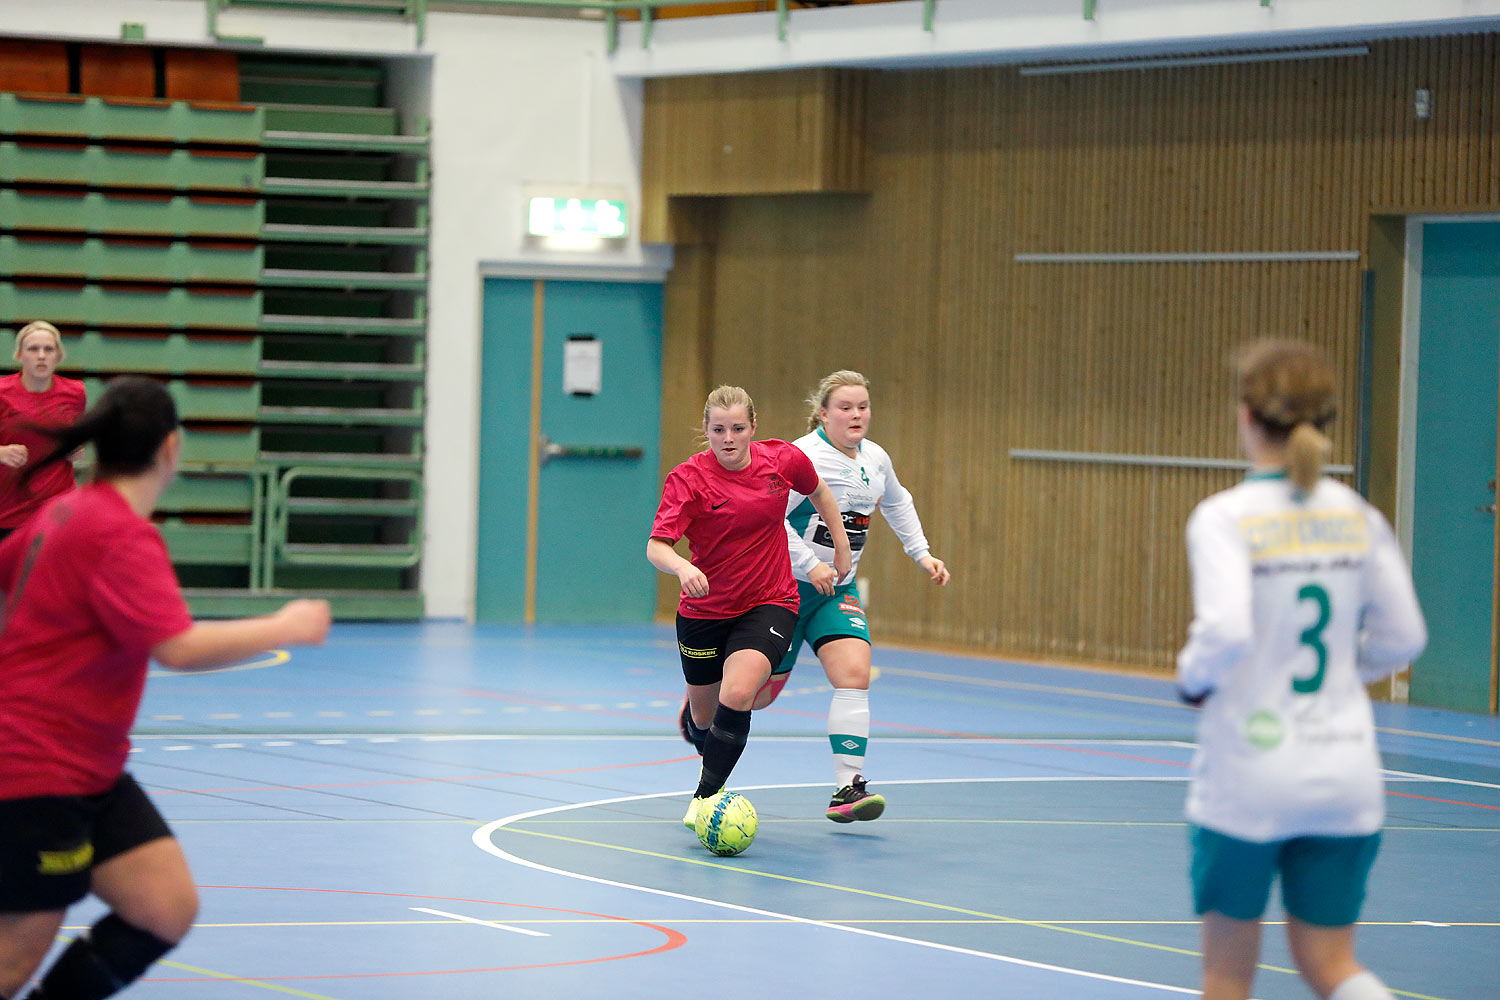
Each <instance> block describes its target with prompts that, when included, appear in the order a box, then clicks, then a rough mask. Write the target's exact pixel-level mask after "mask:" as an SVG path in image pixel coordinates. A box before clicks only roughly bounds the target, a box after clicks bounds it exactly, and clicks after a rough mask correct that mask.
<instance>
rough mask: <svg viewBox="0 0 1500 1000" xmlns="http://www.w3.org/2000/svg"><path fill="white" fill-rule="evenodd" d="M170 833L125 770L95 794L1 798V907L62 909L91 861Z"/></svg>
mask: <svg viewBox="0 0 1500 1000" xmlns="http://www.w3.org/2000/svg"><path fill="white" fill-rule="evenodd" d="M170 836H172V831H171V829H170V828H168V826H167V821H166V820H164V819H162V818H161V813H159V812H157V811H156V806H154V805H152V804H151V800H150V799H148V798H147V797H146V793H145V792H144V791H142V789H141V786H140V785H138V784H136V783H135V779H134V778H132V777H131V776H130V775H128V774H122V775H120V780H119V781H116V782H115V785H114V787H113V788H111V789H110V790H109V791H107V792H104V793H102V794H99V795H59V796H46V797H42V798H34V799H0V913H19V912H31V911H36V910H63V909H67V907H68V906H69V905H71V904H73V903H76V902H78V901H79V900H80V899H82V898H83V897H84V896H87V895H88V892H89V881H90V878H91V877H92V876H91V872H92V869H93V867H94V866H95V865H98V864H103V863H104V862H106V861H108V860H110V859H111V858H114V857H118V856H119V855H121V854H124V853H125V852H126V851H130V850H134V849H135V848H137V847H140V846H141V845H142V844H148V843H150V842H151V841H153V840H159V839H160V838H162V837H170Z"/></svg>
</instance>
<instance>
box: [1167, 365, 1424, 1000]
mask: <svg viewBox="0 0 1500 1000" xmlns="http://www.w3.org/2000/svg"><path fill="white" fill-rule="evenodd" d="M1239 399H1240V405H1239V436H1240V442H1241V444H1242V446H1243V447H1244V450H1245V454H1246V455H1247V456H1248V457H1249V458H1250V460H1251V464H1252V469H1251V471H1250V474H1249V476H1247V477H1246V479H1245V481H1244V482H1242V483H1240V484H1239V485H1238V486H1235V487H1233V488H1231V489H1228V490H1225V491H1224V492H1222V493H1217V494H1215V495H1214V496H1211V497H1209V498H1208V499H1206V500H1204V501H1203V502H1202V503H1200V504H1199V505H1198V507H1197V509H1196V510H1195V511H1194V512H1193V515H1192V518H1191V519H1190V520H1189V521H1188V526H1187V545H1188V559H1189V562H1190V564H1191V567H1192V573H1193V623H1192V627H1191V628H1190V630H1189V635H1188V641H1187V645H1186V646H1185V647H1184V648H1183V650H1182V652H1181V654H1180V655H1179V656H1178V659H1177V682H1178V686H1179V689H1180V691H1181V692H1182V696H1183V698H1184V699H1185V700H1187V701H1189V702H1190V703H1193V704H1200V703H1201V704H1202V705H1203V715H1202V718H1201V719H1200V720H1199V724H1198V750H1197V753H1196V754H1195V755H1194V757H1193V770H1192V781H1191V784H1190V786H1189V791H1188V800H1187V818H1188V820H1189V822H1190V830H1191V833H1192V847H1193V859H1192V882H1193V896H1194V904H1195V908H1196V909H1197V912H1198V913H1199V914H1201V915H1202V917H1203V928H1202V936H1203V996H1204V997H1207V998H1209V1000H1230V998H1233V1000H1244V998H1245V997H1248V996H1249V995H1250V988H1251V984H1252V982H1253V980H1254V978H1255V967H1256V962H1257V959H1258V955H1259V951H1260V927H1261V916H1262V914H1263V912H1264V910H1265V906H1266V902H1267V900H1268V898H1269V896H1270V890H1271V883H1272V881H1273V880H1274V879H1275V877H1276V876H1277V875H1278V874H1279V875H1280V877H1281V894H1282V903H1283V906H1284V908H1285V910H1286V913H1287V938H1288V941H1289V943H1290V944H1291V951H1292V957H1293V959H1294V960H1295V961H1296V963H1297V968H1298V969H1299V970H1300V971H1301V973H1302V976H1303V978H1304V979H1306V980H1307V982H1308V984H1309V985H1310V986H1312V988H1313V989H1314V990H1315V991H1316V992H1317V994H1318V996H1320V997H1325V998H1328V1000H1390V997H1391V993H1390V991H1389V990H1388V989H1387V988H1386V987H1385V985H1384V984H1382V983H1381V981H1380V980H1379V979H1378V978H1376V976H1375V975H1374V974H1373V973H1371V972H1369V971H1368V970H1366V969H1364V968H1362V967H1361V966H1360V965H1359V963H1358V962H1356V961H1355V958H1354V924H1355V922H1356V921H1357V920H1358V919H1359V912H1360V907H1361V905H1362V903H1363V901H1364V892H1365V882H1366V879H1367V877H1368V875H1369V871H1370V866H1371V864H1372V863H1373V862H1374V860H1375V854H1376V851H1377V850H1378V849H1379V843H1380V827H1381V824H1382V822H1383V821H1384V818H1385V796H1384V789H1383V787H1382V782H1381V776H1380V756H1379V752H1378V750H1377V748H1376V745H1375V726H1374V720H1373V717H1372V713H1371V709H1370V700H1369V698H1368V696H1367V695H1366V694H1365V687H1364V686H1365V685H1366V684H1367V683H1370V682H1373V681H1376V680H1379V679H1380V678H1383V677H1387V676H1389V675H1390V674H1392V673H1394V672H1396V671H1397V670H1399V669H1401V668H1402V667H1403V666H1404V665H1405V664H1406V663H1408V662H1409V661H1410V660H1412V659H1413V658H1414V657H1416V656H1417V655H1418V654H1419V653H1421V651H1422V648H1423V647H1424V646H1425V645H1426V642H1427V630H1426V626H1425V624H1424V623H1423V620H1422V612H1421V609H1420V608H1419V607H1418V606H1417V598H1416V594H1415V592H1414V590H1413V588H1412V582H1411V574H1410V572H1409V571H1408V569H1407V567H1406V562H1405V560H1404V558H1403V557H1402V554H1401V549H1400V547H1399V546H1398V545H1397V542H1396V538H1395V535H1394V534H1393V533H1392V531H1391V528H1390V525H1389V524H1387V523H1386V520H1385V518H1384V517H1382V516H1381V515H1380V513H1379V512H1378V511H1376V510H1375V508H1373V507H1372V506H1370V505H1369V504H1368V503H1367V502H1365V500H1364V499H1363V498H1361V497H1360V496H1359V494H1357V493H1355V492H1354V491H1353V490H1351V489H1349V488H1348V487H1347V486H1344V485H1343V484H1341V483H1338V482H1335V481H1333V480H1331V479H1328V478H1325V477H1324V476H1323V475H1322V468H1323V461H1324V456H1325V455H1326V453H1327V450H1328V439H1327V438H1325V437H1324V436H1323V433H1322V430H1323V428H1325V427H1326V426H1327V425H1328V423H1329V422H1330V421H1331V420H1332V419H1333V415H1334V372H1333V369H1332V368H1331V367H1330V366H1329V364H1328V362H1327V361H1326V360H1324V358H1323V357H1322V355H1321V354H1319V353H1318V352H1317V351H1315V350H1314V349H1312V348H1311V347H1308V346H1307V345H1304V344H1295V343H1286V342H1270V343H1262V344H1257V345H1255V346H1253V347H1252V348H1251V349H1250V350H1249V351H1247V352H1246V353H1245V355H1244V356H1243V358H1242V359H1241V361H1240V366H1239Z"/></svg>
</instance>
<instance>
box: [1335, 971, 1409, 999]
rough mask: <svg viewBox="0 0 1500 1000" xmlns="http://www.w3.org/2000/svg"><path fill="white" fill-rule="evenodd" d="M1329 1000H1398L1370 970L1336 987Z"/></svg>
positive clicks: (1358, 973) (1359, 973)
mask: <svg viewBox="0 0 1500 1000" xmlns="http://www.w3.org/2000/svg"><path fill="white" fill-rule="evenodd" d="M1328 1000H1396V998H1395V997H1393V996H1392V995H1391V991H1390V990H1388V989H1386V988H1385V983H1382V982H1381V981H1380V980H1379V979H1378V978H1377V977H1376V975H1375V973H1373V972H1371V971H1370V970H1369V969H1365V970H1363V971H1361V972H1356V973H1355V974H1354V975H1352V976H1350V977H1349V978H1348V979H1346V980H1344V981H1343V982H1342V983H1339V984H1338V986H1336V987H1334V990H1333V992H1332V993H1330V994H1328Z"/></svg>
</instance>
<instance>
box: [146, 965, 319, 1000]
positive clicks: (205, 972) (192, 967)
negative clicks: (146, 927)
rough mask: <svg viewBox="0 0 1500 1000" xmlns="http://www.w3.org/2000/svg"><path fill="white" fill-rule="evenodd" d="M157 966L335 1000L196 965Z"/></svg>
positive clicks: (316, 999) (314, 998) (313, 998)
mask: <svg viewBox="0 0 1500 1000" xmlns="http://www.w3.org/2000/svg"><path fill="white" fill-rule="evenodd" d="M157 964H158V965H166V966H169V967H171V968H173V969H181V970H182V971H184V972H196V973H197V974H198V975H200V976H209V977H212V978H214V979H230V980H233V981H234V982H236V983H242V984H244V985H245V986H259V987H260V988H261V989H263V990H271V991H272V992H273V993H286V994H289V995H291V996H294V997H304V998H305V1000H335V998H334V997H330V996H325V995H323V994H322V993H309V992H307V991H306V990H298V989H293V988H292V987H290V986H281V985H278V984H276V983H263V982H261V981H260V980H259V979H244V978H242V977H240V976H231V975H229V974H228V973H226V972H215V971H214V970H212V969H200V968H198V966H196V965H184V964H182V963H181V962H172V961H168V960H167V959H161V960H160V961H159V962H158V963H157Z"/></svg>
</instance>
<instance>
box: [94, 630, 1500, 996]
mask: <svg viewBox="0 0 1500 1000" xmlns="http://www.w3.org/2000/svg"><path fill="white" fill-rule="evenodd" d="M875 664H876V667H877V670H878V676H877V677H876V680H875V681H874V684H873V686H872V714H873V720H874V726H873V731H872V735H871V743H870V756H869V758H868V768H869V772H870V774H869V777H870V781H871V787H872V788H873V789H876V790H879V791H881V792H883V793H884V794H885V795H886V797H887V799H888V800H889V807H888V809H887V811H886V814H885V815H884V816H883V817H882V818H881V819H879V820H878V821H876V822H873V823H856V824H850V825H838V824H834V823H830V822H828V821H827V820H826V819H824V818H823V809H824V807H825V806H826V804H827V800H828V795H829V793H830V792H831V791H832V773H831V758H830V753H829V748H828V740H827V737H826V735H825V733H826V729H825V724H824V718H825V714H826V711H827V707H828V700H829V692H830V689H829V688H828V686H827V682H826V680H825V678H824V677H823V674H822V670H821V669H820V668H819V667H818V665H817V663H816V661H815V660H814V659H812V657H811V654H810V653H808V652H804V653H803V656H802V659H801V661H800V663H799V664H798V666H797V668H796V672H795V673H794V674H793V677H792V681H791V684H790V685H789V686H788V688H787V690H786V691H785V692H784V693H783V695H782V697H781V699H780V700H779V701H778V702H777V703H776V704H775V705H774V706H773V707H772V708H771V709H769V710H767V711H764V712H760V713H757V714H756V717H755V722H754V728H753V730H752V733H751V737H750V743H749V746H748V749H747V751H746V753H745V756H744V758H743V759H742V761H741V763H740V765H739V768H738V769H737V770H736V772H735V775H734V778H733V781H732V782H731V787H733V788H735V789H736V790H738V791H741V792H743V793H744V794H746V795H747V796H748V797H749V798H750V799H751V800H752V801H753V802H754V804H755V806H756V808H757V810H758V812H759V814H760V832H759V835H758V837H757V839H756V841H755V843H754V845H753V846H752V847H751V848H750V850H749V851H748V852H746V853H745V854H743V855H741V856H739V857H732V858H716V857H714V856H712V855H710V854H708V852H707V851H705V850H704V849H703V848H702V847H701V846H700V845H699V844H698V842H697V839H696V838H695V837H694V836H693V834H692V833H691V832H689V831H687V830H685V829H683V827H682V825H681V816H682V812H683V809H684V807H685V805H686V801H687V798H688V796H689V794H690V792H691V790H692V788H693V787H694V785H695V784H696V779H697V771H698V765H697V757H696V755H695V754H694V753H693V751H692V749H691V748H690V747H688V746H687V745H686V744H684V743H683V742H682V740H681V738H680V737H679V736H678V734H677V725H676V718H677V712H678V708H679V706H680V705H681V702H682V675H681V672H680V670H679V667H678V664H677V656H676V649H675V642H674V641H673V637H672V634H671V630H670V628H669V627H667V626H639V627H573V628H563V627H558V628H549V627H536V628H522V627H498V626H497V627H476V626H468V625H462V624H456V623H429V624H424V625H353V624H350V625H338V626H335V628H334V631H333V635H332V637H331V639H330V641H329V643H328V645H327V646H325V647H322V648H318V649H298V650H293V651H291V652H290V653H289V654H287V653H271V654H268V655H267V656H265V657H264V658H262V659H261V660H259V661H256V662H252V663H248V664H245V665H243V666H241V667H236V668H232V669H228V670H222V671H216V672H211V673H204V674H196V675H190V674H169V673H167V672H166V671H160V670H153V671H152V677H151V681H150V683H149V684H148V686H147V694H146V699H145V702H144V704H143V706H142V709H141V715H140V719H139V722H138V726H137V730H138V731H137V735H136V739H135V747H136V748H135V751H134V753H133V754H132V758H131V762H130V768H131V771H132V772H133V773H134V774H135V775H136V777H137V778H138V779H139V780H140V781H141V783H142V784H143V785H144V786H145V787H146V788H147V790H148V791H149V792H150V793H151V795H152V796H153V798H154V799H155V801H156V802H157V803H158V805H159V806H160V807H161V809H162V811H163V812H164V813H165V815H166V816H167V818H168V820H169V821H170V822H171V823H172V825H173V827H174V829H175V830H176V832H177V834H178V835H179V837H180V838H181V840H182V842H183V845H184V847H185V849H186V851H187V854H188V858H189V860H190V862H191V863H192V866H193V870H194V875H195V879H196V881H197V882H198V884H199V885H200V886H201V895H202V902H203V907H202V912H201V914H200V917H199V924H198V926H197V927H196V928H195V929H194V931H193V933H192V934H191V935H190V936H189V937H188V939H187V941H186V942H185V943H184V944H183V945H182V946H181V947H180V948H179V949H177V950H176V951H175V952H173V953H172V954H171V955H169V956H168V958H167V959H166V960H165V961H163V962H162V963H159V964H158V965H157V966H155V967H153V969H152V970H151V971H150V972H149V973H148V974H147V979H146V980H145V981H144V982H142V983H140V984H138V985H136V986H134V987H132V988H131V991H130V992H129V993H128V994H127V995H129V996H132V997H139V998H141V1000H149V998H157V1000H178V998H198V997H203V998H214V1000H219V998H222V1000H235V998H240V997H244V998H255V997H269V996H271V995H281V996H293V997H305V998H316V1000H330V998H331V1000H397V998H400V1000H409V998H470V997H492V996H493V997H518V998H552V997H558V998H563V997H579V996H599V997H607V998H627V997H652V998H658V997H663V996H668V997H670V996H678V995H684V996H688V995H693V996H696V995H704V994H705V993H708V994H710V995H712V994H715V993H718V994H726V993H727V994H731V995H738V994H741V993H744V994H751V995H756V996H764V997H781V998H787V1000H793V998H801V997H815V996H824V995H856V996H859V997H861V998H866V1000H887V998H889V1000H896V998H910V997H924V996H931V995H933V994H934V993H935V992H937V991H941V992H943V993H945V994H946V993H953V994H956V995H967V996H985V997H1017V998H1031V1000H1047V998H1060V1000H1061V998H1068V1000H1073V998H1099V1000H1115V998H1135V997H1151V996H1162V995H1170V994H1178V995H1182V994H1187V995H1193V994H1195V993H1196V983H1197V977H1198V956H1197V953H1196V948H1197V924H1196V922H1195V920H1194V918H1193V914H1192V911H1191V905H1190V901H1189V893H1188V882H1187V874H1186V864H1187V833H1186V828H1185V826H1184V824H1183V821H1182V817H1181V811H1182V800H1183V796H1184V793H1185V781H1186V776H1187V768H1186V765H1187V763H1188V760H1189V758H1190V756H1191V754H1192V740H1193V725H1194V719H1195V713H1194V711H1193V710H1191V709H1188V708H1185V707H1183V706H1180V705H1179V704H1178V703H1177V702H1176V700H1175V699H1174V697H1173V693H1172V688H1171V685H1170V683H1169V682H1168V681H1167V680H1165V679H1157V678H1151V677H1143V676H1135V675H1130V674H1125V673H1110V672H1103V671H1091V670H1080V669H1062V668H1057V667H1046V666H1038V665H1028V664H1022V663H1014V662H1006V661H1000V660H993V659H984V658H977V657H963V656H954V655H940V654H935V653H931V652H923V651H917V650H906V649H897V648H892V647H889V646H881V645H877V647H876V649H875ZM1376 712H1377V722H1378V724H1379V725H1380V727H1381V741H1382V746H1383V749H1384V753H1385V763H1386V767H1387V768H1388V772H1387V775H1386V780H1387V789H1388V807H1389V817H1388V820H1387V828H1386V831H1385V835H1384V842H1383V847H1382V851H1381V855H1380V859H1379V861H1378V862H1377V864H1376V867H1375V871H1374V874H1373V876H1372V880H1371V891H1370V895H1369V899H1368V901H1367V904H1366V907H1365V912H1364V925H1363V926H1362V927H1361V928H1360V930H1359V945H1360V954H1361V957H1362V959H1363V960H1364V961H1365V962H1366V963H1367V964H1368V965H1369V966H1371V967H1372V968H1373V969H1374V970H1375V971H1376V972H1377V973H1378V974H1379V975H1380V976H1381V977H1382V978H1384V979H1385V980H1386V982H1387V983H1388V984H1389V985H1390V986H1391V987H1392V988H1393V989H1394V990H1395V991H1396V993H1397V995H1398V996H1403V997H1417V998H1441V1000H1483V998H1487V1000H1493V998H1494V997H1496V996H1500V987H1497V985H1496V983H1497V982H1500V862H1497V858H1500V721H1497V720H1496V719H1494V718H1489V717H1480V716H1470V715H1462V714H1458V713H1452V712H1442V711H1435V710H1428V709H1414V708H1407V707H1401V706H1391V705H1377V706H1376ZM97 912H98V910H97V907H96V906H95V905H94V904H92V903H90V904H85V905H80V906H79V907H77V908H76V909H75V910H73V911H72V913H70V915H69V919H68V921H67V927H68V928H69V929H68V930H67V931H65V933H68V934H71V933H75V932H76V931H77V930H78V929H79V928H81V927H83V926H86V925H87V924H88V923H90V922H92V920H93V919H94V918H95V917H96V915H97ZM1268 919H1270V920H1273V921H1275V920H1279V919H1280V916H1279V910H1277V909H1276V908H1275V905H1274V904H1273V909H1272V911H1271V912H1270V913H1268ZM1262 960H1263V963H1264V964H1263V967H1262V970H1261V972H1260V974H1259V977H1258V979H1257V983H1256V993H1255V995H1256V996H1257V997H1261V998H1264V1000H1281V998H1304V997H1310V996H1311V995H1312V994H1311V992H1310V991H1309V990H1308V989H1307V988H1306V987H1305V986H1303V985H1302V984H1301V982H1300V980H1299V979H1298V978H1297V977H1296V976H1295V974H1293V973H1292V972H1291V971H1290V969H1291V962H1290V958H1289V956H1288V953H1287V949H1286V947H1285V944H1284V942H1283V940H1282V938H1281V935H1280V933H1279V928H1278V927H1271V928H1269V929H1268V932H1267V935H1266V939H1265V948H1264V953H1263V956H1262Z"/></svg>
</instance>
